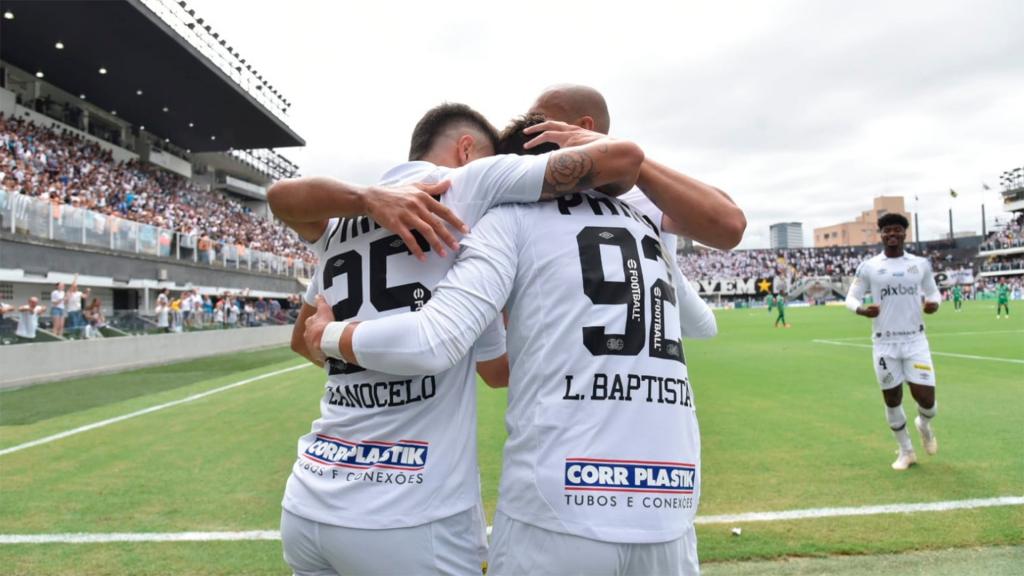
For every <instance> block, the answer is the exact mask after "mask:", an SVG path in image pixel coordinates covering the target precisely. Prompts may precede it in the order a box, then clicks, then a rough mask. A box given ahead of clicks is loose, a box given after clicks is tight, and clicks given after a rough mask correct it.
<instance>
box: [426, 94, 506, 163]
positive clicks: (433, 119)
mask: <svg viewBox="0 0 1024 576" xmlns="http://www.w3.org/2000/svg"><path fill="white" fill-rule="evenodd" d="M459 124H463V125H469V126H471V127H472V128H474V129H476V130H477V131H479V132H480V133H481V134H482V135H483V136H484V137H485V138H487V140H488V142H490V144H491V148H493V149H495V150H497V148H498V130H497V129H495V128H494V126H492V125H491V123H490V122H488V121H487V119H486V118H484V115H483V114H481V113H479V112H477V111H476V110H473V109H472V108H470V107H469V106H466V105H465V104H459V103H456V102H445V103H443V104H440V105H438V106H434V107H433V108H431V109H430V110H427V113H426V114H424V115H423V117H422V118H420V121H419V122H417V123H416V128H414V129H413V131H412V142H411V144H410V145H409V160H422V159H423V158H424V157H425V156H426V155H427V154H429V153H430V150H431V149H432V148H433V147H434V144H435V143H436V142H437V138H438V136H440V135H441V134H444V132H445V131H446V130H448V129H449V128H452V127H453V126H456V125H459Z"/></svg>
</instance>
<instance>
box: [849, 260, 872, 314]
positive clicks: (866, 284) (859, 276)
mask: <svg viewBox="0 0 1024 576" xmlns="http://www.w3.org/2000/svg"><path fill="white" fill-rule="evenodd" d="M870 289H871V280H870V274H869V272H868V263H867V262H866V261H865V262H861V263H860V266H857V273H856V275H855V276H854V277H853V284H850V291H849V292H848V293H847V294H846V307H847V308H848V309H849V310H850V311H851V312H857V309H858V308H860V307H861V304H863V303H864V294H866V293H867V291H868V290H870Z"/></svg>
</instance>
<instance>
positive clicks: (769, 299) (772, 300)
mask: <svg viewBox="0 0 1024 576" xmlns="http://www.w3.org/2000/svg"><path fill="white" fill-rule="evenodd" d="M764 303H765V304H767V305H768V314H771V313H772V308H775V296H773V295H771V294H770V293H769V294H768V295H767V296H765V297H764Z"/></svg>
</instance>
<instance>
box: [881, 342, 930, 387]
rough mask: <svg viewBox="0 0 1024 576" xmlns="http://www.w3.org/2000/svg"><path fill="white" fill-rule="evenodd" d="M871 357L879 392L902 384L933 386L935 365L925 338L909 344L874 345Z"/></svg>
mask: <svg viewBox="0 0 1024 576" xmlns="http://www.w3.org/2000/svg"><path fill="white" fill-rule="evenodd" d="M873 356H874V362H875V375H876V376H877V377H878V384H879V385H880V386H881V387H882V390H888V389H890V388H895V387H897V386H899V385H900V384H903V383H904V382H911V383H913V384H921V385H923V386H935V365H934V364H932V352H931V350H930V349H929V348H928V341H927V340H925V339H924V338H921V339H919V340H914V341H911V342H876V343H875V345H874V354H873Z"/></svg>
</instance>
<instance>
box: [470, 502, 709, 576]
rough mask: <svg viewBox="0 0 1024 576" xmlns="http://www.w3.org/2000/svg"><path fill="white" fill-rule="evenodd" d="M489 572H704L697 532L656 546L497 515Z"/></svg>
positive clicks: (597, 575)
mask: <svg viewBox="0 0 1024 576" xmlns="http://www.w3.org/2000/svg"><path fill="white" fill-rule="evenodd" d="M487 574H488V576H519V575H520V574H530V575H531V576H535V575H544V574H550V575H551V576H564V575H566V574H587V575H588V576H606V575H607V576H625V575H628V574H635V575H637V576H640V575H648V574H658V575H679V576H690V575H694V576H696V575H698V574H700V566H699V564H698V562H697V534H696V532H695V531H694V529H693V526H690V529H689V530H688V531H687V533H686V534H684V535H683V536H682V537H681V538H678V539H676V540H671V541H669V542H658V543H654V544H618V543H614V542H602V541H600V540H591V539H590V538H583V537H582V536H573V535H571V534H563V533H561V532H552V531H550V530H545V529H544V528H539V527H537V526H534V525H532V524H526V523H524V522H520V521H518V520H515V519H513V518H511V517H509V516H508V515H506V514H504V513H502V512H501V511H500V510H499V511H497V512H495V513H494V531H493V532H492V534H491V561H490V565H489V566H488V569H487Z"/></svg>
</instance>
